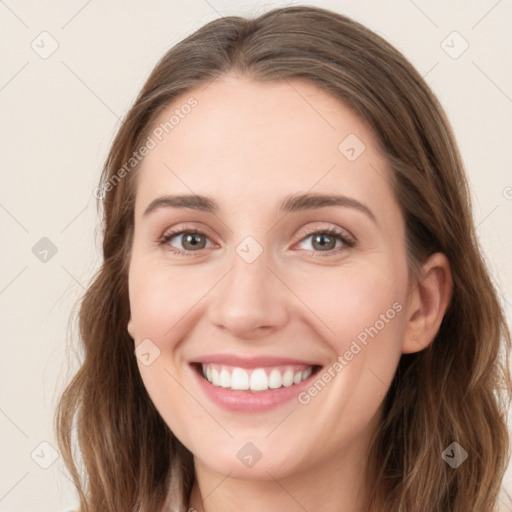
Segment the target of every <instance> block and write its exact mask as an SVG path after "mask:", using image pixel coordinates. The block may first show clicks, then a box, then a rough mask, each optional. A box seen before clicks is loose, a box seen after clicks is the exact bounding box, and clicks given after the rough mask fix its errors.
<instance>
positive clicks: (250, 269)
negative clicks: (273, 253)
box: [208, 251, 293, 340]
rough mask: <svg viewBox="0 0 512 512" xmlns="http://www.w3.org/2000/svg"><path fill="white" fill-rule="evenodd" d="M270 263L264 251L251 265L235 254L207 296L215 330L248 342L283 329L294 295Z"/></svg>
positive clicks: (210, 318)
mask: <svg viewBox="0 0 512 512" xmlns="http://www.w3.org/2000/svg"><path fill="white" fill-rule="evenodd" d="M269 264H271V262H270V261H269V258H268V257H267V253H266V251H263V253H262V254H260V256H259V257H258V258H257V259H256V260H255V261H253V262H252V263H248V262H247V261H245V260H244V259H243V258H242V257H240V256H239V255H238V254H237V253H235V254H234V257H233V260H232V266H231V270H230V271H229V272H228V273H227V275H225V277H224V278H223V279H222V280H221V282H220V283H218V285H217V286H216V287H215V288H214V290H212V291H213V294H211V296H210V300H211V302H210V305H209V308H208V315H209V320H210V322H211V323H212V324H213V325H214V326H215V327H217V328H219V329H222V330H224V331H226V332H227V333H229V334H231V335H232V336H233V337H236V338H237V339H247V340H252V339H257V338H259V337H266V336H269V335H270V334H272V333H273V332H274V331H277V330H279V329H282V328H283V326H284V325H285V324H286V323H287V322H288V319H289V308H290V306H291V304H290V299H291V296H292V295H293V294H292V293H291V292H290V291H289V290H288V288H287V287H286V285H285V284H284V282H283V281H284V279H283V278H282V277H281V278H280V277H278V273H277V272H276V271H275V270H274V269H271V268H269Z"/></svg>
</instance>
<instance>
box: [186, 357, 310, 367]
mask: <svg viewBox="0 0 512 512" xmlns="http://www.w3.org/2000/svg"><path fill="white" fill-rule="evenodd" d="M190 362H191V363H196V364H198V363H199V364H208V363H213V364H224V365H227V366H235V367H238V368H262V367H268V366H285V365H304V366H320V365H319V364H318V363H315V362H311V361H304V360H300V359H293V358H289V357H275V356H265V355H262V356H256V357H242V356H237V355H234V354H210V355H204V356H200V357H197V358H194V359H193V360H191V361H190Z"/></svg>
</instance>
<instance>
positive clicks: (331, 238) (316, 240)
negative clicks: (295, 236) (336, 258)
mask: <svg viewBox="0 0 512 512" xmlns="http://www.w3.org/2000/svg"><path fill="white" fill-rule="evenodd" d="M308 239H311V242H310V244H309V245H310V247H311V249H306V250H309V251H311V252H313V253H315V257H316V256H320V257H325V256H333V253H334V254H338V253H339V252H341V251H344V250H345V249H347V248H348V247H353V246H354V245H355V240H354V239H353V238H352V237H350V236H349V235H348V234H347V233H345V232H344V231H341V230H338V229H335V228H326V229H318V228H317V229H316V230H314V231H313V232H310V233H309V234H308V235H307V236H306V237H304V238H303V239H302V240H301V242H300V243H304V242H305V241H306V240H308ZM337 242H339V245H338V246H336V244H337ZM300 243H299V245H300ZM322 253H324V254H322Z"/></svg>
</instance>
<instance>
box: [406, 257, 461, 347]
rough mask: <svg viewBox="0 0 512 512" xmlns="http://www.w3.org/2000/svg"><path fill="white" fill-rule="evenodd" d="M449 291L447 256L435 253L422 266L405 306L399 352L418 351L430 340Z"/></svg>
mask: <svg viewBox="0 0 512 512" xmlns="http://www.w3.org/2000/svg"><path fill="white" fill-rule="evenodd" d="M452 292H453V281H452V274H451V269H450V263H449V261H448V258H447V257H446V256H445V255H444V254H442V253H440V252H438V253H435V254H432V256H430V257H429V258H428V260H427V262H426V263H425V264H424V265H423V267H422V269H421V272H420V276H419V277H418V281H417V282H416V283H412V284H411V291H410V292H409V297H408V301H407V307H406V315H407V317H406V319H407V320H406V322H407V323H406V325H405V334H404V340H403V343H402V353H404V354H409V353H412V352H419V351H420V350H423V349H424V348H426V347H427V346H428V345H430V344H431V343H432V341H434V338H435V336H436V334H437V332H438V330H439V327H440V325H441V322H442V320H443V316H444V314H445V313H446V310H447V309H448V306H449V304H450V300H451V298H452Z"/></svg>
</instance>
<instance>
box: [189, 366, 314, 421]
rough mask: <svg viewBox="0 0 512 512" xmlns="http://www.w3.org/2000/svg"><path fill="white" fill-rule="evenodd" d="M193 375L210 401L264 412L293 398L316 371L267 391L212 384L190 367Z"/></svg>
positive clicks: (308, 382)
mask: <svg viewBox="0 0 512 512" xmlns="http://www.w3.org/2000/svg"><path fill="white" fill-rule="evenodd" d="M192 371H193V372H194V375H195V376H196V378H197V379H198V380H199V385H200V386H201V388H202V389H203V391H204V392H205V394H206V395H207V396H208V398H210V400H211V401H212V402H214V403H215V404H217V405H219V406H221V407H223V408H224V409H228V410H229V411H238V412H265V411H270V410H272V409H274V408H276V407H278V406H279V405H281V404H284V403H286V402H288V401H290V400H292V399H294V398H297V396H298V395H299V393H300V392H301V391H303V390H304V389H305V388H307V387H308V386H309V385H310V379H312V377H313V376H314V375H316V374H317V373H318V372H314V373H313V374H311V375H310V376H309V377H308V378H307V379H306V380H303V381H302V382H299V383H298V384H293V385H292V386H288V387H280V388H277V389H269V390H268V391H257V392H255V393H254V392H252V391H239V390H236V391H235V390H231V389H229V388H223V387H220V386H214V385H213V384H211V383H210V382H209V381H208V380H206V379H205V378H204V377H202V376H201V375H199V373H198V372H197V371H196V370H195V369H194V368H192Z"/></svg>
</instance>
